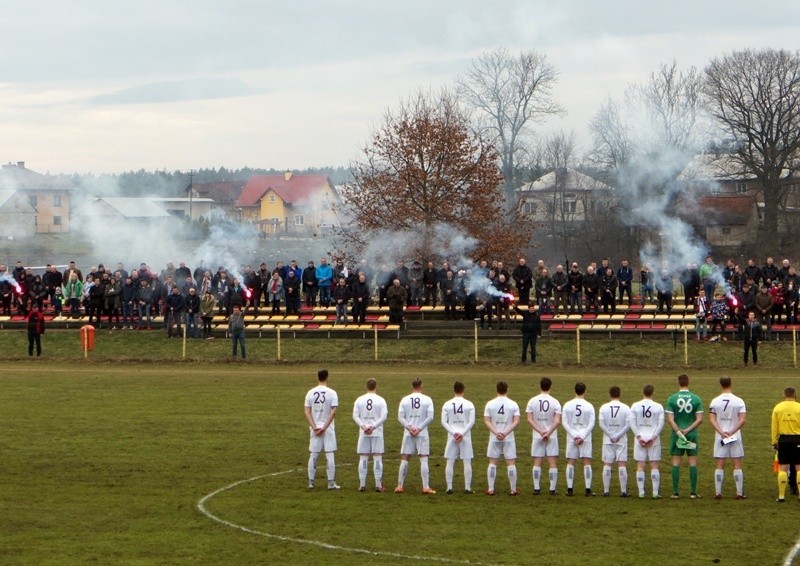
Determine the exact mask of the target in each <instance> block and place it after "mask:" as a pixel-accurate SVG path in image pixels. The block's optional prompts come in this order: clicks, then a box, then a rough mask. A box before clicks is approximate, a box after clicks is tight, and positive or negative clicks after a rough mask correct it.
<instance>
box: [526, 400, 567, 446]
mask: <svg viewBox="0 0 800 566" xmlns="http://www.w3.org/2000/svg"><path fill="white" fill-rule="evenodd" d="M525 412H526V413H528V414H529V415H532V417H533V421H534V422H535V423H536V426H537V427H538V428H539V429H540V430H550V429H551V428H553V425H554V424H555V422H556V415H560V414H561V403H559V402H558V400H557V399H555V398H554V397H553V396H552V395H550V394H549V393H541V394H539V395H537V396H536V397H532V398H531V400H530V401H528V406H527V407H526V408H525ZM555 432H556V431H553V433H555ZM533 438H534V439H537V438H538V439H541V438H542V435H541V433H540V432H539V431H538V430H536V429H533Z"/></svg>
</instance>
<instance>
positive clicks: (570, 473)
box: [567, 464, 575, 489]
mask: <svg viewBox="0 0 800 566" xmlns="http://www.w3.org/2000/svg"><path fill="white" fill-rule="evenodd" d="M574 481H575V465H574V464H567V489H572V484H573V482H574Z"/></svg>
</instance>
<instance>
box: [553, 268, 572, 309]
mask: <svg viewBox="0 0 800 566" xmlns="http://www.w3.org/2000/svg"><path fill="white" fill-rule="evenodd" d="M550 281H551V282H552V284H553V306H554V309H553V310H554V312H555V314H558V311H559V308H561V307H563V309H564V314H567V305H568V298H569V278H568V277H567V274H566V273H565V272H564V266H563V265H557V266H556V272H555V273H553V276H552V277H551V278H550Z"/></svg>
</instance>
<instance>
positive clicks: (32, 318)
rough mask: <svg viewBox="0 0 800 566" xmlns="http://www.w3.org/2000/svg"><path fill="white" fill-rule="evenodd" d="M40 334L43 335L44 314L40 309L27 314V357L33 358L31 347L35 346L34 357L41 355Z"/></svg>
mask: <svg viewBox="0 0 800 566" xmlns="http://www.w3.org/2000/svg"><path fill="white" fill-rule="evenodd" d="M42 334H44V314H42V307H41V306H39V307H37V308H36V310H33V309H31V312H29V313H28V355H29V356H33V345H34V344H36V355H37V356H41V355H42Z"/></svg>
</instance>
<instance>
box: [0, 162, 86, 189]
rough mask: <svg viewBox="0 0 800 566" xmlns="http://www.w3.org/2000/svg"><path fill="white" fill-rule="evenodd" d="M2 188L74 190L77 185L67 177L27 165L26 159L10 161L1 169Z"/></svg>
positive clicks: (0, 180) (0, 184) (0, 186)
mask: <svg viewBox="0 0 800 566" xmlns="http://www.w3.org/2000/svg"><path fill="white" fill-rule="evenodd" d="M0 189H4V190H10V189H14V190H21V191H74V190H75V189H76V187H75V185H73V184H72V183H70V182H69V181H67V180H65V179H60V178H58V177H53V176H51V175H42V174H41V173H37V172H36V171H31V170H30V169H27V168H26V167H25V162H24V161H18V162H17V163H8V164H6V165H3V167H2V169H0Z"/></svg>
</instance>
